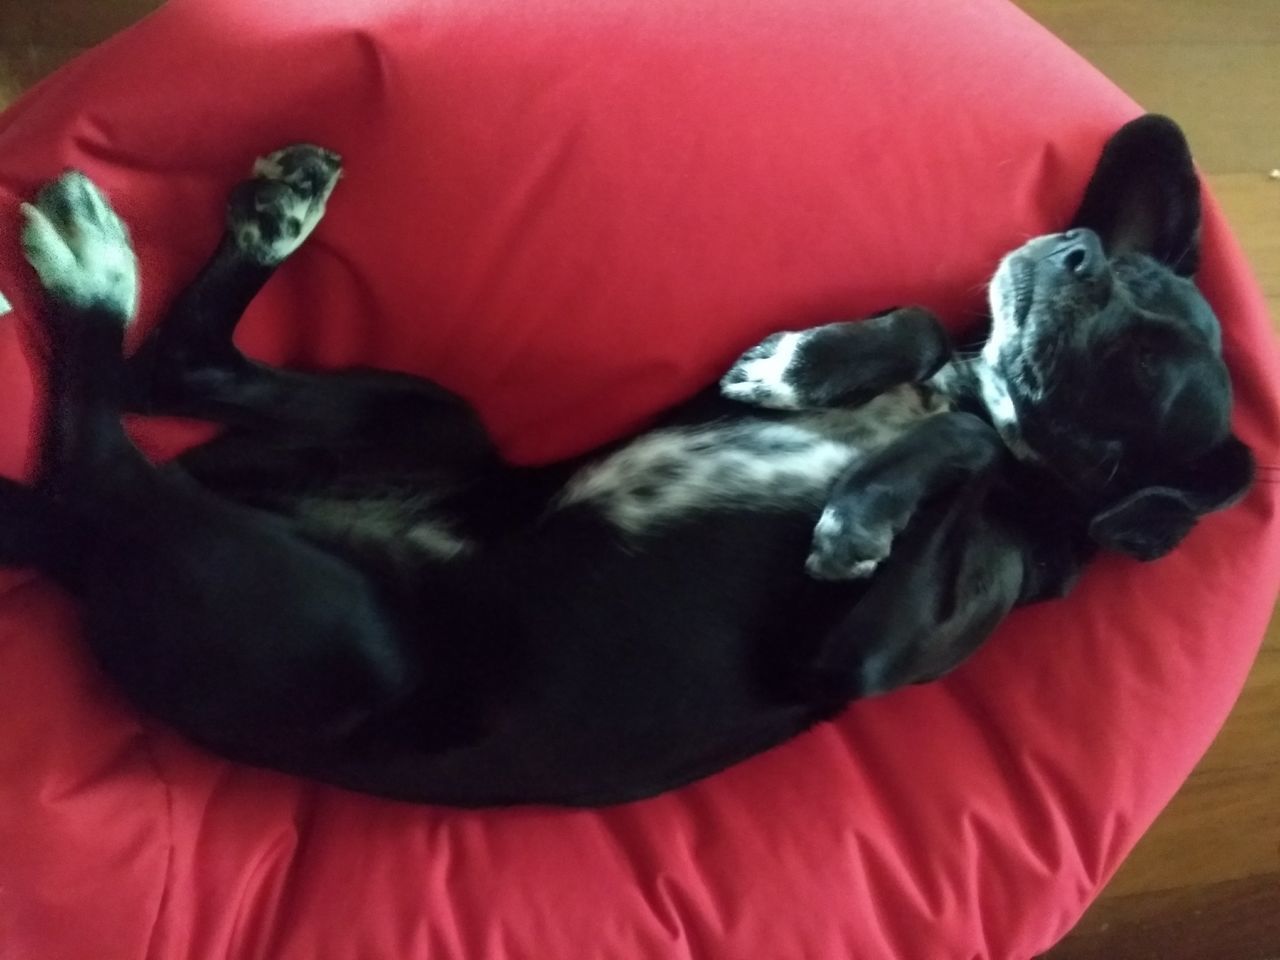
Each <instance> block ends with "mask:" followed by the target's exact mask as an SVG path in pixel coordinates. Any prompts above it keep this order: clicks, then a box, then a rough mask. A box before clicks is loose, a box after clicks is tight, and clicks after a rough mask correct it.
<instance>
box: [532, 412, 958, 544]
mask: <svg viewBox="0 0 1280 960" xmlns="http://www.w3.org/2000/svg"><path fill="white" fill-rule="evenodd" d="M945 408H946V404H945V401H939V400H934V401H926V400H924V399H923V397H922V395H921V393H920V391H918V390H916V389H915V388H913V387H899V388H897V389H895V390H891V391H888V392H886V393H884V394H882V395H880V396H879V397H876V398H875V399H874V400H872V401H871V402H869V403H867V404H864V405H863V406H861V407H858V408H856V409H851V410H828V411H809V412H805V413H798V414H796V415H795V416H794V417H791V418H790V419H787V420H765V419H759V420H754V419H753V420H746V421H733V422H724V423H709V424H702V425H699V426H693V427H672V428H668V429H662V430H655V431H652V432H651V433H646V434H644V435H643V436H640V437H638V438H636V439H635V440H634V441H632V442H631V443H630V444H628V445H627V446H625V447H623V448H622V449H621V450H618V451H616V452H614V453H613V454H611V455H609V456H608V457H606V458H605V459H603V460H601V461H599V462H597V463H594V464H591V465H590V466H587V467H584V468H583V469H582V470H580V471H579V472H578V473H577V474H576V475H575V476H574V477H573V478H572V479H571V480H570V481H569V483H568V484H567V485H566V486H565V489H564V491H563V492H562V493H561V495H560V497H559V499H558V504H557V505H559V506H568V505H569V504H577V503H588V504H592V505H594V506H596V507H597V508H598V509H599V510H600V511H601V513H602V514H604V516H605V517H606V518H608V520H609V521H610V522H611V523H613V524H614V525H615V526H617V527H618V528H619V529H620V530H622V531H623V532H625V533H628V534H641V533H645V532H649V531H651V530H654V529H656V528H659V527H662V526H665V525H668V524H670V523H672V522H675V521H678V520H680V519H682V518H685V517H688V516H690V515H693V514H696V513H699V512H705V511H711V510H717V509H731V508H743V507H745V508H752V509H765V510H767V509H794V508H796V507H802V506H806V505H808V506H811V507H812V508H813V509H814V510H815V512H816V511H817V509H818V508H819V507H821V505H822V503H823V502H824V501H825V499H826V497H827V494H828V492H829V491H830V489H831V485H832V484H833V483H834V482H835V480H836V479H837V477H838V476H839V475H840V473H841V472H842V471H843V470H844V469H845V468H846V467H848V466H849V465H850V464H851V463H852V462H853V461H854V460H855V459H856V458H858V457H860V456H864V455H865V454H867V453H868V452H870V451H872V450H876V449H879V448H880V447H882V446H884V445H885V444H887V443H889V442H890V441H891V440H893V439H894V438H895V437H897V436H899V435H900V434H902V433H903V432H904V431H905V430H907V429H908V428H909V427H910V426H911V425H913V424H915V423H917V422H919V421H920V420H921V419H923V418H924V417H927V416H931V415H933V414H935V413H940V412H942V410H943V409H945Z"/></svg>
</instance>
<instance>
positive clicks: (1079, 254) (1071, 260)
mask: <svg viewBox="0 0 1280 960" xmlns="http://www.w3.org/2000/svg"><path fill="white" fill-rule="evenodd" d="M1049 259H1050V260H1052V261H1054V262H1055V263H1057V264H1059V265H1060V266H1062V267H1063V268H1065V269H1066V270H1067V271H1068V272H1069V273H1070V274H1071V275H1072V276H1074V277H1075V278H1077V279H1079V280H1088V279H1090V278H1092V277H1096V276H1098V274H1100V273H1101V272H1102V270H1103V268H1104V267H1105V266H1106V262H1107V255H1106V252H1105V251H1104V250H1103V249H1102V241H1101V240H1099V239H1098V235H1097V234H1096V233H1094V232H1093V231H1092V230H1068V231H1067V232H1066V233H1064V234H1062V237H1061V242H1060V243H1059V244H1058V246H1057V247H1055V248H1054V251H1053V252H1052V253H1051V254H1049Z"/></svg>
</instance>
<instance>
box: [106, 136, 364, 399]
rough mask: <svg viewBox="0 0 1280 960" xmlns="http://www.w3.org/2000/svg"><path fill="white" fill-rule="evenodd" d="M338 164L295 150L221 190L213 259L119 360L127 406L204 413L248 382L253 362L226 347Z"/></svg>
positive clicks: (300, 233)
mask: <svg viewBox="0 0 1280 960" xmlns="http://www.w3.org/2000/svg"><path fill="white" fill-rule="evenodd" d="M341 163H342V161H341V158H340V157H339V156H338V155H337V154H336V153H333V152H332V151H330V150H325V149H324V148H322V147H317V146H312V145H310V144H297V145H295V146H291V147H285V148H284V149H282V150H277V151H276V152H274V153H272V154H269V155H268V156H266V157H263V158H260V159H259V160H258V161H257V162H256V163H255V164H254V168H253V176H252V177H251V178H250V179H248V180H245V181H244V182H242V183H240V184H239V185H238V186H237V187H236V188H235V189H234V190H233V191H232V193H231V197H230V199H229V201H228V204H227V226H226V231H225V233H224V234H223V237H222V240H221V241H220V243H219V244H218V247H217V249H216V250H215V251H214V253H213V256H212V257H211V258H210V259H209V261H208V263H206V264H205V266H204V268H203V269H202V270H201V271H200V273H199V274H198V275H197V276H196V278H195V280H194V281H192V283H191V284H190V286H188V287H187V288H186V289H185V290H184V291H183V292H182V293H181V294H180V295H179V296H178V298H177V299H176V300H175V301H174V303H173V306H172V307H171V308H170V310H169V312H168V314H167V315H166V316H165V318H164V320H163V321H162V322H161V323H160V324H159V326H157V328H156V329H155V330H154V331H153V332H152V333H151V334H150V336H149V337H148V338H147V340H146V341H145V342H144V343H143V344H142V346H141V347H140V348H139V349H138V351H137V353H136V354H135V355H134V356H133V357H132V358H131V359H130V360H129V362H128V368H129V374H130V381H131V388H132V392H131V396H130V398H129V399H130V402H131V403H132V404H134V405H136V406H138V408H139V409H141V410H143V411H148V410H157V411H161V412H166V413H180V412H188V408H193V409H190V410H189V412H192V413H195V414H197V415H205V416H208V415H210V413H211V412H213V411H211V409H210V407H211V405H216V401H217V398H218V397H219V396H220V395H221V394H222V393H223V392H224V391H225V390H227V389H228V388H230V387H231V386H233V385H235V384H236V383H239V382H243V381H246V380H253V379H255V374H256V373H257V369H258V368H257V365H255V364H254V363H253V362H252V361H250V360H248V359H247V358H246V357H245V356H244V355H243V354H242V353H241V352H240V351H239V349H237V348H236V346H235V345H234V344H233V343H232V335H233V334H234V332H235V328H236V324H237V323H239V322H240V318H241V316H242V315H243V314H244V311H245V309H246V308H247V307H248V306H249V303H250V302H251V301H252V300H253V298H254V297H255V296H257V294H258V292H259V291H260V290H261V289H262V287H263V286H264V285H265V284H266V282H267V281H268V280H269V279H270V278H271V275H272V274H273V273H274V272H275V271H276V269H277V268H278V267H279V266H280V264H282V263H283V262H284V261H285V260H286V259H287V258H288V257H289V256H290V255H291V254H293V253H294V252H295V251H296V250H297V249H298V248H299V247H300V246H301V245H302V244H303V242H304V241H305V240H306V239H307V237H309V236H310V235H311V233H312V232H313V231H314V230H315V228H316V226H317V225H318V224H319V223H320V220H321V218H322V217H323V216H324V211H325V205H326V204H327V202H328V200H329V196H330V194H332V192H333V189H334V187H335V186H336V184H337V182H338V178H339V176H340V175H341V169H342V167H341Z"/></svg>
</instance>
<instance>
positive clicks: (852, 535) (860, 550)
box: [805, 506, 893, 580]
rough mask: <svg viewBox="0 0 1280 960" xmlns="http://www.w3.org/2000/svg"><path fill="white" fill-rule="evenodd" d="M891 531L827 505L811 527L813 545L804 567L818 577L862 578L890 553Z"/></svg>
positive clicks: (874, 569)
mask: <svg viewBox="0 0 1280 960" xmlns="http://www.w3.org/2000/svg"><path fill="white" fill-rule="evenodd" d="M892 544H893V531H892V529H891V528H890V527H889V526H887V525H884V526H878V525H877V526H872V527H867V526H864V525H863V524H861V523H859V522H857V520H856V519H855V518H853V517H851V516H849V515H848V513H846V512H845V511H844V510H841V509H840V508H839V507H835V506H832V507H828V508H827V509H826V510H824V511H823V513H822V517H821V518H820V519H819V520H818V524H817V526H816V527H814V529H813V546H812V548H811V550H810V552H809V559H808V560H806V561H805V569H807V570H808V571H809V575H810V576H812V577H814V578H815V579H817V580H862V579H865V578H867V577H869V576H871V575H872V574H873V573H875V572H876V569H877V568H878V567H879V566H880V563H881V562H882V561H883V560H884V559H885V558H886V557H888V556H889V548H890V547H891V546H892Z"/></svg>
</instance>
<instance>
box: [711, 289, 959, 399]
mask: <svg viewBox="0 0 1280 960" xmlns="http://www.w3.org/2000/svg"><path fill="white" fill-rule="evenodd" d="M951 353H952V348H951V340H950V338H949V337H948V336H947V332H946V331H945V330H944V329H943V328H942V324H941V323H940V322H939V321H938V318H937V317H935V316H934V315H933V314H932V313H930V312H929V311H928V310H925V309H923V308H922V307H901V308H899V309H896V310H890V311H889V312H887V313H883V314H880V315H879V316H875V317H872V318H870V319H869V320H861V321H855V322H846V323H829V324H826V325H825V326H821V327H814V328H813V329H811V330H799V331H795V332H787V333H775V334H773V336H771V337H768V338H767V339H765V340H764V341H763V342H762V343H760V344H759V345H758V346H755V347H752V348H751V349H750V350H748V351H747V352H746V353H745V354H743V355H742V357H741V358H739V360H738V361H737V362H736V363H735V364H734V365H733V366H732V367H731V368H730V369H729V372H728V373H726V374H725V375H724V378H723V379H722V380H721V381H720V391H721V393H723V394H724V395H725V396H726V397H729V398H730V399H733V400H740V401H742V402H744V403H750V404H752V405H754V406H759V407H769V408H771V409H774V410H804V409H815V408H824V407H851V406H857V405H859V404H862V403H866V402H867V401H868V400H870V399H871V398H872V397H876V396H879V395H880V394H881V393H883V392H884V391H886V390H888V389H889V388H891V387H896V386H898V385H899V384H903V383H920V382H922V381H924V380H927V379H929V377H931V376H933V375H934V374H935V373H937V372H938V370H940V369H941V368H942V366H943V364H945V363H946V362H947V361H948V360H949V359H950V358H951Z"/></svg>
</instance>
